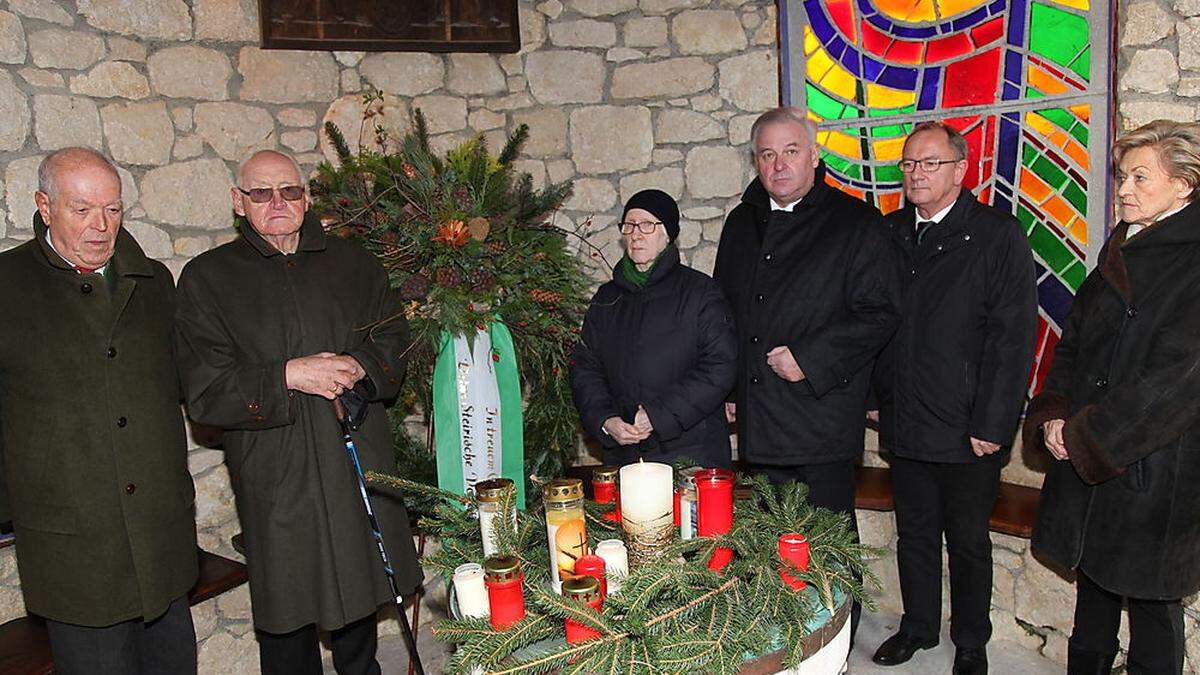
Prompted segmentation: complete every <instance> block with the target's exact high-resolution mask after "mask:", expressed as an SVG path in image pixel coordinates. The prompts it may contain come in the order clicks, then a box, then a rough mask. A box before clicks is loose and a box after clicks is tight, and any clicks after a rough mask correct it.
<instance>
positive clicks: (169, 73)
mask: <svg viewBox="0 0 1200 675" xmlns="http://www.w3.org/2000/svg"><path fill="white" fill-rule="evenodd" d="M257 5H258V3H257V1H256V0H78V1H77V2H70V1H69V0H0V249H7V248H11V247H13V246H16V245H17V244H19V243H21V242H23V241H25V240H27V239H28V238H29V237H30V236H31V234H32V232H31V229H30V218H31V214H32V212H33V199H32V194H33V191H34V190H35V189H36V182H37V179H36V170H37V165H38V162H39V161H40V160H41V158H42V157H44V156H45V155H46V154H47V153H48V152H51V151H53V150H55V149H58V148H62V147H66V146H69V145H86V146H90V147H95V148H98V149H102V150H103V151H105V152H107V153H108V154H109V155H110V156H112V157H113V158H114V159H115V160H116V161H117V162H118V163H119V164H120V165H121V178H122V183H123V185H124V196H125V206H126V226H127V227H128V229H129V230H130V232H132V233H133V235H134V236H135V237H136V238H137V239H138V240H139V241H140V242H141V244H142V246H143V247H144V248H145V249H146V251H147V252H148V253H149V254H150V255H151V256H153V257H155V258H158V259H160V260H162V261H163V262H164V263H166V264H167V266H168V267H169V268H170V269H171V270H172V272H173V273H175V274H176V275H178V273H179V271H180V269H182V267H183V265H184V264H186V263H187V261H188V260H189V259H191V258H192V257H194V256H196V255H198V254H199V253H201V252H203V251H205V250H207V249H209V248H211V247H213V246H215V245H219V244H221V243H224V242H226V241H228V240H230V239H231V238H232V237H233V236H234V232H233V230H232V227H231V213H230V206H229V196H228V194H229V187H230V185H231V184H232V181H233V178H234V173H235V171H236V167H237V162H238V161H239V160H240V159H242V158H244V157H245V156H246V155H247V154H248V153H250V152H252V151H254V150H256V149H260V148H275V149H279V150H283V151H286V152H290V153H292V154H294V155H295V156H296V157H297V159H298V160H299V161H300V163H301V164H302V165H303V166H304V167H305V168H306V169H311V168H312V167H314V166H315V165H316V164H317V163H318V162H320V161H324V160H331V161H332V160H334V159H335V157H334V155H333V152H332V148H331V147H330V145H329V143H328V141H327V139H326V138H324V135H323V133H322V131H321V129H322V126H323V124H324V123H325V122H326V121H332V122H334V123H335V124H337V125H338V127H339V128H340V129H342V130H343V132H344V133H345V134H346V137H347V140H348V141H349V144H350V146H351V148H359V147H364V146H365V147H373V148H378V147H379V138H378V134H377V133H376V130H375V127H376V126H377V125H378V126H379V127H381V128H382V129H383V130H384V132H385V135H386V136H387V137H390V138H393V139H395V138H399V137H400V136H402V135H403V134H404V132H405V131H406V130H407V129H408V128H409V124H410V116H411V114H412V112H413V111H414V110H416V109H420V110H422V111H423V112H424V114H425V115H426V116H427V117H428V119H429V126H430V129H431V131H432V132H433V133H434V137H433V141H434V143H435V144H436V146H437V147H439V148H443V149H445V148H449V147H451V146H453V145H455V144H457V143H459V142H462V141H463V140H466V139H467V138H469V137H471V136H472V135H474V134H483V136H484V137H485V138H486V139H487V141H488V143H489V145H490V146H491V147H493V148H498V147H499V146H500V145H501V144H502V143H503V141H504V139H505V137H506V135H507V134H508V133H510V132H511V131H512V130H513V129H515V128H516V126H517V125H519V124H528V125H529V127H530V129H531V134H532V135H531V138H530V139H529V142H528V144H527V145H526V147H525V151H524V153H523V155H522V156H521V158H520V159H519V160H518V168H519V169H520V170H521V171H525V172H528V173H530V174H531V175H532V176H533V178H534V181H535V183H536V184H538V185H541V184H545V183H546V182H547V181H563V180H574V181H575V185H576V191H575V195H574V196H573V197H572V198H571V199H570V200H569V201H568V202H567V203H566V204H565V205H564V206H563V208H562V210H561V211H559V212H558V213H557V214H556V215H555V221H556V223H557V224H559V225H562V226H564V227H569V228H578V230H579V231H580V232H582V233H585V234H588V235H589V236H590V238H591V241H592V243H593V244H594V245H595V246H596V247H597V248H596V249H595V250H592V249H585V248H583V247H581V252H580V255H581V256H584V257H585V258H586V259H587V262H588V263H589V264H590V265H591V266H592V269H593V270H594V271H595V276H596V278H597V279H602V278H604V277H605V276H607V274H608V270H607V267H606V266H605V261H607V262H609V263H612V262H615V261H616V260H617V259H618V258H619V257H620V255H621V252H620V244H619V237H618V236H617V232H616V228H614V227H613V224H614V223H615V222H616V220H617V218H618V217H619V216H620V207H621V204H622V203H623V202H624V200H626V199H627V198H628V197H629V196H630V195H631V194H633V193H634V192H636V191H637V190H639V189H642V188H645V187H658V188H661V189H664V190H666V191H667V192H669V193H671V194H672V195H674V196H675V197H676V198H677V199H678V200H679V203H680V206H681V209H682V213H683V222H682V223H681V234H680V239H679V243H680V246H681V249H682V251H683V257H684V259H685V261H687V262H688V263H690V264H691V265H693V266H694V267H696V268H698V269H701V270H703V271H706V272H708V271H711V269H712V265H713V261H714V258H715V255H716V245H717V241H718V238H719V237H720V232H721V227H722V222H723V219H724V216H725V214H726V213H728V211H729V210H730V209H732V208H733V206H735V205H736V204H737V201H738V197H739V195H740V193H741V190H742V188H743V186H744V185H745V183H746V182H747V181H748V180H749V179H750V177H751V176H752V175H753V169H752V167H751V164H750V161H749V131H750V125H751V123H752V122H753V120H754V118H755V116H756V115H757V114H758V113H761V112H762V111H764V110H766V109H768V108H770V107H772V106H774V105H776V103H777V100H778V59H777V56H776V48H777V42H776V34H777V29H776V9H775V3H774V2H772V1H771V0H520V21H521V41H522V45H523V46H522V49H521V51H520V53H517V54H498V55H490V54H445V55H443V54H422V53H366V54H364V53H360V52H292V51H264V50H261V49H259V48H258V46H257V40H258V12H257ZM1119 18H1120V25H1121V30H1120V54H1119V59H1118V63H1117V75H1118V80H1117V81H1118V86H1119V88H1120V92H1119V102H1120V103H1119V107H1118V111H1119V115H1120V120H1119V123H1120V125H1121V126H1122V127H1123V128H1130V127H1132V126H1135V125H1137V124H1141V123H1143V122H1145V121H1148V120H1150V119H1154V118H1158V117H1167V118H1173V119H1182V120H1195V119H1197V118H1198V117H1200V116H1198V114H1197V103H1198V102H1200V101H1197V98H1200V56H1197V55H1198V54H1200V0H1174V2H1173V3H1172V2H1171V1H1164V2H1157V1H1155V0H1140V1H1136V2H1131V3H1129V4H1127V5H1123V6H1122V7H1121V8H1120V11H1119ZM374 89H379V90H381V91H382V92H383V97H382V99H380V100H377V101H374V102H372V103H371V104H370V110H369V111H368V110H364V102H363V94H364V93H365V92H367V91H370V90H374ZM366 112H371V113H374V114H373V116H372V117H371V120H370V122H369V123H367V124H364V123H363V117H364V113H366ZM194 436H195V437H194V438H192V439H191V440H192V442H191V444H190V447H191V448H192V450H191V454H190V457H189V460H190V467H191V470H192V474H193V476H194V477H195V481H196V488H197V500H196V509H197V514H196V515H197V523H198V526H199V532H200V535H199V536H200V544H201V545H202V546H203V547H204V548H206V549H208V550H211V551H215V552H218V553H221V554H224V555H228V556H231V557H236V555H237V554H236V553H234V552H233V550H232V549H231V547H230V543H229V540H230V537H231V536H232V535H233V534H234V533H236V532H238V531H239V530H240V527H239V525H238V522H237V515H236V511H235V509H234V506H233V497H232V493H231V491H230V487H229V478H228V473H227V471H226V469H225V467H224V465H223V463H222V455H221V452H220V451H219V450H215V449H211V447H212V446H213V445H214V444H215V439H213V438H211V437H210V434H208V433H206V432H204V431H203V430H196V431H195V433H194ZM873 444H874V439H873V438H871V437H869V438H868V439H867V445H868V446H870V445H873ZM867 461H868V462H870V463H876V462H878V461H879V459H878V456H877V454H876V453H875V451H874V449H872V448H868V453H867ZM1036 465H1037V461H1035V460H1034V459H1032V458H1030V457H1026V456H1025V454H1024V453H1021V452H1019V451H1018V452H1015V453H1014V459H1013V461H1012V463H1011V466H1010V467H1009V468H1008V469H1006V477H1007V478H1008V479H1009V480H1015V481H1018V482H1024V483H1029V484H1035V485H1036V484H1038V483H1039V482H1040V474H1039V473H1038V472H1037V470H1036ZM1031 466H1032V467H1035V468H1031ZM860 518H861V521H862V529H863V533H864V537H865V539H866V540H867V541H868V543H872V544H875V545H879V546H881V547H883V548H885V549H887V550H888V552H889V555H888V556H886V557H884V558H881V559H880V560H878V561H876V562H875V563H874V564H873V567H874V569H875V570H876V572H877V573H878V574H879V576H880V577H881V578H882V579H883V580H884V589H885V590H884V591H882V592H881V593H880V595H879V602H880V604H881V606H882V607H883V608H884V609H885V610H888V611H892V612H897V611H899V594H898V591H897V580H896V572H895V563H894V550H895V528H894V524H893V520H892V516H891V514H888V513H871V512H862V513H861V514H860ZM995 542H996V575H995V594H994V601H993V605H994V612H993V621H994V623H995V626H996V635H997V637H998V638H1001V637H1003V638H1008V639H1013V640H1017V641H1019V642H1021V643H1023V644H1027V645H1029V646H1031V647H1034V648H1037V649H1040V650H1042V651H1043V652H1044V653H1045V654H1047V655H1048V656H1050V657H1052V658H1054V659H1057V660H1059V661H1062V660H1064V659H1065V655H1066V646H1065V645H1066V642H1065V635H1066V633H1067V632H1068V631H1069V627H1070V623H1071V607H1072V604H1073V596H1072V594H1071V589H1070V587H1069V585H1068V584H1067V583H1066V582H1064V581H1063V580H1062V579H1060V578H1059V577H1058V576H1056V575H1055V574H1053V573H1052V572H1050V571H1048V570H1046V569H1045V568H1044V567H1043V566H1042V565H1041V564H1040V563H1038V562H1037V561H1036V560H1034V559H1033V558H1032V557H1030V555H1029V552H1028V542H1026V541H1024V540H1019V539H1014V538H1011V537H1006V536H1000V535H996V536H995ZM945 595H946V597H947V598H948V592H947V593H946V594H945ZM436 596H437V594H436V593H434V597H436ZM430 600H432V598H431V599H430ZM427 601H429V600H427ZM193 611H194V617H195V620H196V629H197V635H198V638H199V640H200V641H201V644H200V660H201V670H202V672H223V673H240V672H257V652H256V647H255V643H254V640H253V631H252V627H251V622H250V609H249V596H248V593H247V591H246V589H245V588H244V587H243V588H241V589H239V590H237V591H234V592H232V593H229V594H226V595H224V596H221V597H220V598H218V599H217V600H214V601H210V602H208V603H205V604H203V605H200V606H198V607H196V608H195V609H194V610H193ZM23 612H24V607H23V605H22V602H21V596H20V589H19V579H18V578H17V571H16V565H15V560H14V558H13V553H12V549H8V550H5V551H4V552H0V621H2V620H7V619H9V618H13V617H15V616H19V615H21V614H22V613H23ZM427 614H428V613H427ZM1198 617H1200V613H1197V612H1196V611H1194V610H1191V609H1189V610H1188V635H1189V636H1190V637H1189V640H1188V662H1189V667H1190V664H1193V663H1195V664H1200V630H1197V627H1198V625H1200V622H1198V620H1197V619H1198ZM382 625H383V630H384V631H385V632H395V630H396V626H395V623H394V621H384V622H382Z"/></svg>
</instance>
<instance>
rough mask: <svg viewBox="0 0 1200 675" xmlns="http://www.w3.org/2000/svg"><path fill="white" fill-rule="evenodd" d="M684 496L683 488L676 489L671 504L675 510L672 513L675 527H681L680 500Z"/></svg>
mask: <svg viewBox="0 0 1200 675" xmlns="http://www.w3.org/2000/svg"><path fill="white" fill-rule="evenodd" d="M682 496H683V488H675V495H674V497H673V499H672V502H671V503H672V506H673V508H674V510H673V512H672V513H673V515H674V519H675V527H679V523H680V520H679V498H680V497H682Z"/></svg>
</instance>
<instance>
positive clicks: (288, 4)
mask: <svg viewBox="0 0 1200 675" xmlns="http://www.w3.org/2000/svg"><path fill="white" fill-rule="evenodd" d="M517 2H518V0H258V15H259V24H260V30H261V34H262V46H263V48H264V49H312V50H342V51H374V52H383V51H387V52H504V53H513V52H516V51H518V50H519V49H520V48H521V28H520V24H519V22H518V16H519V13H518V10H517ZM339 6H341V7H347V6H348V7H349V10H348V11H349V12H352V13H357V14H358V16H357V18H359V19H364V20H365V21H359V22H357V23H356V24H355V23H351V22H347V21H344V20H341V18H342V17H343V16H344V15H340V16H339V14H338V12H339ZM480 10H487V11H489V12H490V13H491V14H492V15H493V16H500V17H507V19H508V21H507V24H506V25H505V24H503V23H502V24H501V25H496V26H488V25H481V24H479V23H475V24H472V23H470V20H469V19H470V17H469V14H470V13H471V12H472V11H475V12H478V11H480ZM288 11H296V12H299V16H298V17H297V18H298V19H299V21H298V22H296V23H293V24H292V25H291V28H292V30H287V27H281V26H280V24H279V23H278V22H277V18H279V17H282V16H284V15H286V12H288ZM439 12H440V13H441V14H442V17H444V18H445V20H443V21H440V22H437V23H433V22H429V19H430V17H433V16H435V15H436V14H437V13H439ZM422 14H423V15H424V16H422ZM464 14H467V15H468V16H467V17H466V19H467V20H465V21H464V20H463V19H464V17H463V15H464ZM322 16H329V17H330V18H329V19H328V20H325V21H323V20H322ZM414 17H417V18H414ZM422 19H423V20H426V23H425V24H424V25H422V24H420V20H422ZM393 26H394V27H393Z"/></svg>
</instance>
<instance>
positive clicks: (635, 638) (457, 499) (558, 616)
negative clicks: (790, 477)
mask: <svg viewBox="0 0 1200 675" xmlns="http://www.w3.org/2000/svg"><path fill="white" fill-rule="evenodd" d="M367 479H368V481H369V482H370V483H371V484H372V485H375V486H377V487H385V488H391V489H396V490H400V491H403V492H404V493H405V494H406V495H410V494H421V495H425V496H429V497H435V498H437V500H438V501H439V502H440V503H439V504H438V505H437V507H436V508H435V513H434V515H433V516H430V517H426V518H422V520H421V527H422V528H424V529H425V531H426V532H428V533H430V534H433V535H435V536H436V537H437V538H438V540H439V542H440V543H441V547H440V550H438V551H437V552H436V553H433V554H431V555H429V556H426V557H425V558H424V560H423V561H422V563H423V564H424V565H425V566H426V567H427V568H430V569H433V570H435V571H437V572H438V573H439V574H441V575H442V577H443V578H444V579H445V580H446V584H447V587H450V586H451V578H452V576H453V572H454V568H456V567H458V566H459V565H461V564H463V563H466V562H481V561H483V559H484V556H483V541H482V539H481V534H480V530H479V523H478V520H477V516H476V513H475V508H476V504H475V502H474V501H473V500H472V499H470V498H468V497H463V496H460V495H456V494H453V493H449V492H445V491H443V490H439V489H438V488H434V487H431V486H429V485H423V484H420V483H416V482H414V481H410V480H406V479H401V478H397V477H394V476H388V475H386V474H380V473H375V472H371V473H368V475H367ZM748 480H749V484H750V486H752V487H753V497H752V498H751V499H746V500H739V501H738V503H737V506H736V513H735V516H734V523H733V529H732V530H731V531H730V532H729V534H727V535H724V536H721V537H712V538H708V537H699V538H696V539H691V540H687V541H683V540H680V539H678V538H676V539H675V540H674V541H673V542H672V543H671V544H669V545H668V546H667V548H666V549H665V550H664V555H663V558H662V562H658V563H654V564H649V565H642V566H640V567H635V568H633V569H632V570H631V571H630V574H629V576H628V577H626V578H625V579H624V580H623V582H622V584H621V590H620V592H619V593H616V594H612V595H609V596H608V598H607V599H606V600H605V602H604V605H603V608H602V610H601V611H600V612H597V611H595V610H594V609H592V608H591V607H588V606H586V605H583V604H581V603H576V602H573V601H570V600H568V599H566V598H563V597H562V596H559V595H557V594H556V593H554V592H553V591H552V590H550V573H549V565H550V554H549V547H548V545H547V542H546V523H545V518H544V516H543V514H541V513H539V512H538V511H539V510H526V511H518V512H517V526H516V528H515V529H514V528H512V527H511V526H506V524H507V523H510V522H512V521H511V520H510V517H511V515H512V510H513V502H512V500H511V498H510V499H507V500H502V501H501V503H500V512H499V513H498V514H497V516H496V518H495V519H494V521H493V522H494V523H496V535H495V538H496V541H495V543H496V545H497V552H498V553H499V554H502V555H514V556H517V557H518V558H519V559H520V561H521V567H522V571H523V573H524V576H525V579H524V592H525V600H526V615H525V617H524V618H523V619H521V620H520V621H518V622H517V623H515V624H513V625H512V626H510V627H509V628H508V629H507V630H503V631H496V630H494V629H493V628H492V626H491V623H490V622H489V620H488V619H486V618H463V619H448V620H445V621H442V622H440V623H439V624H438V625H437V626H436V627H435V628H434V631H433V632H434V635H435V636H436V637H437V638H438V639H440V640H443V641H447V642H451V643H453V644H455V645H457V650H456V652H455V653H454V655H453V656H452V657H451V658H450V660H449V661H448V663H447V664H446V673H449V674H450V675H454V674H466V673H471V672H472V671H473V670H474V669H476V668H481V669H482V670H483V671H485V672H486V673H489V674H490V675H536V674H540V673H549V672H553V671H559V672H562V673H564V674H571V675H574V674H579V673H627V674H630V675H634V674H642V673H645V674H654V675H674V674H678V675H684V674H690V673H701V672H705V673H721V674H725V673H736V672H738V669H739V668H740V667H741V665H742V664H743V663H744V661H745V660H746V659H747V658H752V657H756V656H761V655H763V654H764V653H766V652H772V651H777V650H779V649H783V650H784V652H785V653H784V659H783V662H784V665H785V666H787V667H792V666H795V665H796V664H798V663H799V662H800V661H802V660H803V658H804V657H805V656H806V654H804V653H803V643H804V637H805V636H806V635H807V632H806V629H805V626H806V625H808V624H809V623H810V622H811V621H812V620H813V619H814V617H815V616H816V614H817V613H818V612H821V611H823V610H824V611H828V612H829V614H830V615H833V613H834V611H835V609H837V608H838V607H839V606H840V605H842V604H844V603H848V602H850V601H851V598H854V599H857V600H859V601H860V602H862V603H863V604H864V605H866V606H867V607H868V609H871V608H873V602H872V601H871V598H870V597H869V596H868V595H867V593H866V587H867V586H872V587H878V585H879V582H878V579H877V578H876V577H875V576H874V575H873V574H872V573H871V572H870V570H869V569H867V567H866V563H865V560H866V559H867V558H868V557H874V556H878V555H879V554H880V553H881V551H880V550H879V549H875V548H872V547H869V546H864V545H862V544H860V543H859V542H858V541H857V537H856V536H855V534H854V533H853V531H852V530H851V529H850V527H849V521H848V519H847V517H846V516H845V515H844V514H838V513H833V512H831V511H827V510H824V509H820V508H816V507H813V506H810V505H809V504H808V503H807V499H806V498H807V494H808V487H807V486H806V485H804V484H801V483H789V484H786V485H782V486H773V485H771V484H770V483H769V482H768V481H767V479H766V478H765V477H763V476H754V477H753V478H750V479H748ZM586 506H587V508H586V511H587V519H586V520H587V526H588V538H589V541H590V542H593V543H594V542H597V541H600V540H602V539H607V538H614V537H617V536H619V531H618V530H617V528H616V526H615V524H614V523H612V522H609V521H607V520H604V519H603V517H602V516H603V514H604V513H605V512H607V511H608V510H610V509H611V506H610V505H602V504H597V503H594V502H588V503H587V505H586ZM464 507H465V508H464ZM789 532H800V533H803V534H804V535H805V536H806V537H807V539H808V542H809V552H810V560H809V566H808V569H807V570H804V571H801V570H798V569H796V568H795V567H793V566H791V565H790V564H788V565H787V567H788V571H789V572H790V573H791V574H793V575H794V576H796V577H797V578H800V579H803V580H804V581H805V582H807V583H808V585H809V587H808V589H806V590H805V591H804V592H796V591H793V590H792V589H791V588H790V587H788V586H787V585H785V584H784V583H783V582H782V581H781V580H780V576H779V570H780V568H781V566H783V565H785V564H786V563H783V562H782V561H781V560H780V558H779V557H778V553H777V542H778V539H779V536H780V535H782V534H785V533H789ZM718 546H726V547H730V548H732V549H733V551H734V554H735V555H734V559H733V561H732V562H731V563H729V564H728V565H727V566H726V567H725V569H724V570H722V571H721V572H719V573H718V572H714V571H712V570H710V569H708V567H707V566H706V565H705V561H707V560H708V558H709V556H710V555H711V554H712V552H713V550H714V549H715V548H716V547H718ZM856 574H857V575H858V576H859V577H861V578H862V579H863V581H859V580H858V579H857V578H856ZM567 618H570V619H572V620H574V621H577V622H579V623H581V624H584V625H586V626H589V627H591V628H593V629H595V630H597V631H599V632H600V633H601V636H600V637H598V638H595V639H593V640H589V641H586V642H581V643H578V644H575V645H570V644H567V643H566V642H565V631H564V624H563V621H564V619H567Z"/></svg>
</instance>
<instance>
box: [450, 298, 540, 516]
mask: <svg viewBox="0 0 1200 675" xmlns="http://www.w3.org/2000/svg"><path fill="white" fill-rule="evenodd" d="M487 336H488V338H489V340H490V342H491V351H490V353H488V352H483V351H482V350H481V349H479V348H477V345H476V340H478V338H479V337H480V334H478V333H477V334H476V336H474V337H475V339H469V340H467V341H466V346H465V349H464V348H463V347H464V346H463V343H462V342H461V341H460V342H459V344H458V348H456V344H455V343H456V341H455V338H454V336H452V335H450V334H449V333H447V332H444V331H443V332H442V337H441V341H440V344H439V347H438V357H437V361H436V362H435V364H434V368H433V429H434V446H435V449H436V453H435V454H436V457H437V472H438V486H439V487H441V488H442V489H444V490H449V491H451V492H456V493H458V494H465V489H466V487H467V486H468V484H471V485H473V484H474V483H475V482H477V481H480V480H485V479H487V478H491V477H495V476H496V475H497V474H498V475H499V476H500V477H503V478H509V479H511V480H512V481H513V483H514V485H515V486H516V489H517V500H516V501H517V507H518V508H524V507H525V449H524V444H525V441H524V429H523V422H522V418H521V381H520V375H519V371H518V368H517V355H516V350H515V348H514V347H513V339H512V333H510V332H509V330H508V327H507V326H505V325H504V324H503V323H500V322H498V321H494V322H491V323H489V324H488V327H487ZM472 357H474V358H472ZM479 359H487V360H488V361H490V365H491V366H492V368H493V370H494V372H495V390H496V391H495V395H494V396H493V395H491V393H490V386H489V384H490V383H489V382H487V380H486V379H484V380H483V381H482V382H480V381H478V380H473V379H472V376H471V373H472V370H477V369H478V368H480V367H484V368H486V367H487V366H488V363H476V361H478V360H479ZM481 402H482V407H483V408H485V409H484V410H478V409H477V408H479V407H481ZM496 403H498V404H499V410H498V411H491V410H490V407H491V405H493V404H496ZM493 413H495V414H493ZM493 417H494V418H495V419H497V420H498V421H499V425H500V428H499V433H498V434H496V435H493V434H490V433H489V430H490V429H492V428H493V427H492V426H491V425H490V424H489V423H488V420H490V419H492V418H493ZM464 436H466V438H464ZM494 436H498V438H495V437H494ZM489 444H491V445H490V448H491V449H492V450H494V451H495V452H498V454H499V457H498V458H496V457H495V455H494V453H489ZM485 474H490V475H485Z"/></svg>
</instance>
